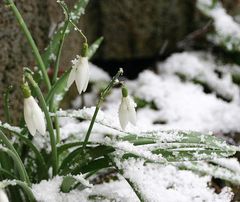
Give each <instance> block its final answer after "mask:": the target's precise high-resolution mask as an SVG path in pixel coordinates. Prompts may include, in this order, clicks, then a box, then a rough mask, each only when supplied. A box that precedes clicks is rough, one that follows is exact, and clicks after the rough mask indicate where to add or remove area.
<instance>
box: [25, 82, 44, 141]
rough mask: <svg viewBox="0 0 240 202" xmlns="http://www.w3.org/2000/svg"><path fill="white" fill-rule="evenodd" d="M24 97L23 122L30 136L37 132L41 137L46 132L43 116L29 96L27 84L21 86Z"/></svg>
mask: <svg viewBox="0 0 240 202" xmlns="http://www.w3.org/2000/svg"><path fill="white" fill-rule="evenodd" d="M22 91H23V95H24V107H23V110H24V120H25V122H26V124H27V128H28V130H29V132H30V133H31V135H32V136H34V135H35V134H36V132H37V131H38V132H39V133H41V134H42V135H44V134H45V132H46V125H45V120H44V114H43V112H42V110H41V109H40V107H39V106H38V104H37V102H36V100H35V99H34V98H33V97H32V96H31V91H30V89H29V86H28V85H27V84H23V85H22Z"/></svg>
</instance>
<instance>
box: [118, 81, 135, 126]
mask: <svg viewBox="0 0 240 202" xmlns="http://www.w3.org/2000/svg"><path fill="white" fill-rule="evenodd" d="M136 106H137V105H136V103H135V102H134V100H133V99H132V98H131V97H130V96H129V95H128V90H127V88H126V87H125V86H123V87H122V102H121V104H120V106H119V111H118V115H119V122H120V125H121V127H122V129H123V130H125V128H126V126H127V124H128V122H130V123H132V124H133V125H136V122H137V116H136V110H135V107H136Z"/></svg>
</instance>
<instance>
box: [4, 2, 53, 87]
mask: <svg viewBox="0 0 240 202" xmlns="http://www.w3.org/2000/svg"><path fill="white" fill-rule="evenodd" d="M5 1H6V2H7V5H8V6H9V7H11V9H12V11H13V13H14V15H15V16H16V18H17V21H18V23H19V25H20V27H21V28H22V31H23V32H24V34H25V36H26V38H27V40H28V43H29V45H30V46H31V48H32V51H33V54H34V57H35V59H36V62H37V64H38V66H39V68H40V70H41V72H42V75H43V79H44V82H45V84H46V85H47V88H48V90H50V89H51V83H50V80H49V77H48V74H47V70H46V67H45V64H44V62H43V60H42V57H41V55H40V53H39V50H38V48H37V45H36V43H35V42H34V40H33V38H32V35H31V33H30V31H29V29H28V27H27V25H26V23H25V22H24V20H23V18H22V16H21V14H20V12H19V11H18V9H17V7H16V6H15V4H14V2H13V0H5Z"/></svg>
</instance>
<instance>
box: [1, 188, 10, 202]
mask: <svg viewBox="0 0 240 202" xmlns="http://www.w3.org/2000/svg"><path fill="white" fill-rule="evenodd" d="M0 202H9V200H8V197H7V194H6V193H5V191H4V190H3V189H0Z"/></svg>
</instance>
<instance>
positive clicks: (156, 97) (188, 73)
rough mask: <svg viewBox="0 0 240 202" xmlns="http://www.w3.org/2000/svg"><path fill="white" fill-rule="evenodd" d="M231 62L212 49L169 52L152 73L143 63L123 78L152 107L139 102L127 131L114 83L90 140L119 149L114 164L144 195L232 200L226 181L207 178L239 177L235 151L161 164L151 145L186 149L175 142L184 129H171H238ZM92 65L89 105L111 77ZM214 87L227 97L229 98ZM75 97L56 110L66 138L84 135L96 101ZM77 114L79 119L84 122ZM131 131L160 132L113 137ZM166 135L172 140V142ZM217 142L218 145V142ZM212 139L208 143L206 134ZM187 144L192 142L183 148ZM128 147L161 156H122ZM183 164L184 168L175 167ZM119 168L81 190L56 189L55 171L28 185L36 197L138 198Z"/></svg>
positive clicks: (58, 201)
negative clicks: (217, 187)
mask: <svg viewBox="0 0 240 202" xmlns="http://www.w3.org/2000/svg"><path fill="white" fill-rule="evenodd" d="M232 68H234V69H235V68H238V67H237V66H232V65H228V64H222V63H220V62H217V60H216V59H215V58H214V57H213V56H212V55H210V54H209V53H202V52H184V53H177V54H174V55H172V56H170V57H169V58H168V59H167V60H166V61H164V62H161V63H159V65H158V72H157V73H154V72H152V71H149V70H146V71H144V72H142V73H141V74H140V75H139V77H138V78H137V79H136V80H134V81H126V85H127V86H128V87H129V94H131V95H132V96H133V97H135V98H136V97H137V98H138V99H141V100H144V101H146V102H149V103H154V105H155V108H152V107H151V105H148V106H147V107H144V108H138V109H137V126H136V127H135V126H133V125H128V126H127V128H126V131H123V130H121V128H120V124H119V120H118V108H119V104H120V102H121V89H119V88H114V89H113V90H112V92H111V93H110V95H109V96H108V97H107V99H106V101H105V102H104V104H103V106H102V108H101V109H102V110H100V111H99V114H98V116H97V119H96V123H95V124H94V127H93V131H92V134H91V137H90V141H91V142H93V143H94V142H95V143H104V144H105V145H106V144H107V145H112V146H114V147H115V148H116V149H117V151H116V152H114V153H112V155H113V157H114V160H115V162H116V164H117V166H118V168H119V169H122V170H123V176H124V177H125V178H127V179H130V180H131V181H132V182H133V183H134V185H135V186H136V188H137V190H139V191H140V192H141V193H142V194H143V198H144V199H145V200H146V201H151V202H152V201H153V202H155V201H156V202H158V201H166V202H175V201H176V200H177V201H179V202H181V201H184V202H188V201H189V202H190V201H191V202H192V201H193V202H195V201H196V202H198V201H209V202H212V201H213V202H214V201H216V202H220V201H223V202H227V201H231V198H232V192H231V190H230V188H228V187H225V188H223V189H222V190H221V193H219V194H216V193H215V192H214V189H213V188H210V187H209V184H210V183H211V176H214V177H218V178H222V179H226V180H228V181H232V182H234V183H239V182H240V174H239V172H240V166H239V163H238V162H237V160H236V159H214V160H212V163H214V164H216V165H218V166H216V165H211V164H208V163H206V162H199V163H185V164H181V163H171V164H164V163H165V162H166V161H165V160H166V159H165V158H163V157H162V156H161V155H156V154H153V153H151V152H150V151H151V150H152V149H155V148H154V147H156V148H157V147H158V146H159V147H161V148H164V147H165V148H171V146H172V148H171V149H172V150H171V151H173V152H174V151H175V150H176V152H175V153H176V156H177V155H178V154H177V152H178V151H179V150H184V151H185V150H186V148H184V147H182V148H180V147H178V145H177V144H175V143H176V142H177V140H178V141H181V138H182V137H181V136H179V135H178V134H177V132H176V131H175V132H172V133H169V132H167V131H168V130H173V129H177V130H193V131H200V132H207V133H208V132H211V133H218V132H224V133H230V132H239V131H240V125H239V123H240V107H239V88H238V86H236V85H235V84H234V83H233V82H232V79H231V75H230V74H229V73H228V70H229V69H232ZM90 69H92V73H91V77H92V78H90V80H91V82H92V89H91V91H90V92H88V94H85V96H86V97H85V101H87V104H88V106H89V105H90V106H91V105H92V106H93V105H95V103H96V100H95V99H96V98H97V96H98V93H99V89H100V85H99V83H101V82H103V83H105V84H106V82H107V81H108V80H109V79H110V78H109V76H108V75H107V74H106V73H105V72H104V71H102V70H99V69H98V68H97V67H96V66H93V67H90ZM216 71H218V72H221V74H222V77H219V76H218V74H217V73H216ZM234 71H235V70H234ZM179 75H181V76H182V75H184V77H185V79H184V80H183V79H181V76H179ZM195 79H198V80H200V81H202V82H205V83H207V84H208V86H209V87H211V90H212V91H211V92H209V93H205V92H204V88H203V87H202V86H201V85H200V84H197V83H194V80H195ZM219 95H221V97H224V98H227V99H230V100H231V101H228V102H227V101H225V100H224V99H222V98H220V97H219ZM80 100H81V99H80V98H79V97H78V98H77V99H76V100H75V101H74V108H75V109H77V110H67V111H64V110H60V111H58V112H57V115H58V116H59V117H61V118H60V125H61V139H62V141H63V142H74V141H75V140H78V141H79V140H82V139H83V138H84V137H85V134H86V131H87V129H88V126H89V120H90V119H91V117H92V115H93V113H94V110H95V107H89V108H83V109H79V106H80V105H81V102H80ZM89 103H90V104H89ZM51 115H52V116H53V115H54V114H51ZM233 117H234V118H233ZM78 119H81V122H80V121H79V120H78ZM82 120H84V121H82ZM150 131H154V132H150ZM131 133H132V134H137V135H141V136H144V137H145V136H146V137H158V138H157V141H156V144H154V145H145V146H134V145H133V144H132V143H129V142H127V141H122V140H119V139H118V138H117V137H124V135H128V134H131ZM106 134H108V136H106ZM120 135H121V136H120ZM36 138H39V139H36ZM176 138H180V139H176ZM47 139H49V138H48V137H47V136H45V137H43V136H40V135H36V136H34V141H35V144H36V145H38V147H39V148H48V146H47V145H49V142H48V140H47ZM199 139H200V140H199V143H198V144H200V143H201V142H204V141H207V139H206V138H205V136H201V137H199ZM116 140H118V141H116ZM175 141H176V142H175ZM169 142H172V143H173V144H172V145H170V144H168V143H169ZM215 143H216V146H220V144H222V143H220V142H219V143H218V142H215ZM174 144H175V145H174ZM195 144H197V143H195ZM209 144H211V143H210V142H209ZM192 146H194V144H192ZM222 146H224V143H223V144H222ZM224 147H225V146H224ZM174 148H175V149H174ZM191 149H193V148H190V149H188V151H189V150H191ZM202 150H203V148H199V150H198V151H199V152H201V151H202ZM198 151H196V153H195V156H194V157H197V158H198V157H201V158H205V157H207V156H204V155H206V154H205V153H203V154H201V155H199V153H198ZM129 152H131V153H133V154H136V155H141V156H143V158H144V159H145V160H146V159H147V160H151V161H152V162H161V163H163V164H153V163H146V162H145V160H133V159H128V160H124V161H120V160H119V158H118V157H120V156H122V155H123V154H126V153H129ZM212 155H214V152H212ZM183 166H184V167H185V168H187V169H188V170H181V169H178V167H179V168H182V167H183ZM191 170H192V171H191ZM193 171H194V172H193ZM195 172H196V173H201V174H203V175H198V174H196V173H195ZM123 176H121V175H120V174H118V180H117V181H110V182H109V183H106V182H104V183H102V184H97V185H93V187H89V188H86V189H84V190H78V189H74V190H72V191H71V192H70V193H67V194H66V193H62V192H60V188H59V187H60V185H61V182H62V177H60V176H56V177H54V178H53V179H52V180H49V181H41V182H40V183H39V184H35V185H33V192H34V195H35V196H36V198H37V200H38V201H41V202H47V201H48V202H62V201H63V202H65V201H73V202H74V201H83V202H84V201H90V200H89V198H91V199H94V200H95V201H113V200H116V201H127V202H128V201H129V202H130V201H131V202H132V201H133V202H137V201H139V200H138V198H137V196H136V195H135V193H134V192H133V190H132V188H131V187H130V186H129V184H128V183H127V181H126V180H125V179H124V177H123ZM93 177H94V176H93Z"/></svg>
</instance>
